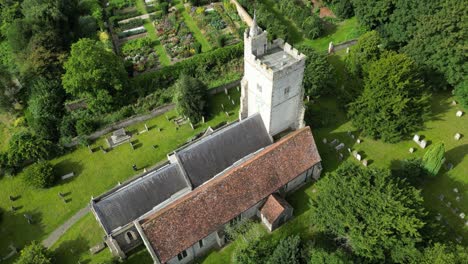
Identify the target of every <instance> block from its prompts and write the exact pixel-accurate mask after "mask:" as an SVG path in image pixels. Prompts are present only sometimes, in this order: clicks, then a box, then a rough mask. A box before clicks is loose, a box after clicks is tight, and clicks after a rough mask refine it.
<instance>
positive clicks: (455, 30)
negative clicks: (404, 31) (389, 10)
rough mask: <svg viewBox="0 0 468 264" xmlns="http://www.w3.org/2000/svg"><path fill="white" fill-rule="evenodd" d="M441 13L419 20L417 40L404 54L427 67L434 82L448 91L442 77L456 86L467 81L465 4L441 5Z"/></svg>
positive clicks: (425, 16) (438, 5)
mask: <svg viewBox="0 0 468 264" xmlns="http://www.w3.org/2000/svg"><path fill="white" fill-rule="evenodd" d="M435 6H436V7H437V10H438V11H437V12H436V13H435V14H433V13H427V14H424V15H422V16H421V17H419V19H418V23H417V25H416V27H415V30H414V31H412V32H411V33H412V35H413V36H414V37H413V38H412V39H411V40H410V41H409V42H408V45H407V46H405V47H404V48H403V52H405V53H407V54H408V55H410V56H411V57H412V58H413V59H414V60H415V61H416V62H417V63H419V64H420V65H424V66H425V67H426V71H427V72H428V74H427V75H428V77H429V78H431V79H432V80H431V82H433V83H437V84H438V86H439V87H443V88H445V85H444V83H443V82H442V81H441V80H440V78H439V76H444V78H445V80H446V81H447V82H448V83H449V84H450V85H452V86H456V85H458V84H460V83H462V82H463V80H464V78H466V68H467V66H466V65H467V60H466V50H465V47H466V14H467V12H468V5H466V4H465V3H464V2H463V1H457V0H448V1H437V4H436V5H435Z"/></svg>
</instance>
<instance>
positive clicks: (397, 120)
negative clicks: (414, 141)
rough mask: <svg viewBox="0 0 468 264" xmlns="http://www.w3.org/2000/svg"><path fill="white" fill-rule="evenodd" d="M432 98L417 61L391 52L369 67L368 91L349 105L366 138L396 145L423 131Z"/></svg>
mask: <svg viewBox="0 0 468 264" xmlns="http://www.w3.org/2000/svg"><path fill="white" fill-rule="evenodd" d="M429 98H430V95H429V94H428V93H427V92H426V91H425V89H424V85H423V82H422V80H421V77H420V73H419V72H418V68H417V66H416V64H415V63H414V61H413V60H411V59H410V58H409V57H408V56H406V55H404V54H395V53H387V54H386V56H384V57H383V58H381V59H379V60H377V61H375V62H373V63H372V64H370V65H369V68H368V71H367V74H366V77H365V78H364V91H363V93H362V94H361V96H359V97H358V98H357V99H356V101H354V102H352V103H351V104H349V112H348V115H349V117H350V118H351V119H352V122H353V124H354V126H355V127H357V128H359V129H362V131H363V133H364V134H365V135H369V136H371V137H373V138H380V139H382V140H384V141H385V142H392V143H394V142H398V141H399V140H401V139H402V138H403V137H404V136H405V135H407V134H408V133H409V132H411V131H414V130H417V129H418V128H421V126H422V125H423V122H424V121H425V120H426V118H427V117H428V115H429V112H430V104H429Z"/></svg>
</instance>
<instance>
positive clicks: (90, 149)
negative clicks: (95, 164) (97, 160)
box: [88, 145, 93, 153]
mask: <svg viewBox="0 0 468 264" xmlns="http://www.w3.org/2000/svg"><path fill="white" fill-rule="evenodd" d="M88 149H89V152H90V153H93V149H92V148H91V146H90V145H88Z"/></svg>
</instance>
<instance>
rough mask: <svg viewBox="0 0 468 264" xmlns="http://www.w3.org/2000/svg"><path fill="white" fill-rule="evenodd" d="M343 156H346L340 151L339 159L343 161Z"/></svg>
mask: <svg viewBox="0 0 468 264" xmlns="http://www.w3.org/2000/svg"><path fill="white" fill-rule="evenodd" d="M343 158H344V156H343V153H341V152H340V154H339V155H338V159H339V160H340V161H342V160H343Z"/></svg>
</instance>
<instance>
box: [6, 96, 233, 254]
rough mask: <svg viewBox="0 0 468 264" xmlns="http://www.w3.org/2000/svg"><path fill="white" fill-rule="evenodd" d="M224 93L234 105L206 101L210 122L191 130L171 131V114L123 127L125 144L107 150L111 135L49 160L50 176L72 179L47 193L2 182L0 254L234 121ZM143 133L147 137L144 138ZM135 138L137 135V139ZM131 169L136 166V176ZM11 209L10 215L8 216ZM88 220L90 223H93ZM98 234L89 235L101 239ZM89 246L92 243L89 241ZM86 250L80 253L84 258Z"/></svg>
mask: <svg viewBox="0 0 468 264" xmlns="http://www.w3.org/2000/svg"><path fill="white" fill-rule="evenodd" d="M228 93H229V96H230V97H231V96H232V98H235V99H234V100H235V105H233V104H232V102H231V100H232V99H231V100H230V99H229V98H228V95H226V94H225V93H224V92H223V93H220V94H218V95H216V96H214V97H213V99H212V100H211V101H210V111H209V112H210V113H211V114H210V117H207V118H206V123H200V124H197V125H195V127H194V129H192V128H191V126H190V123H189V122H185V124H181V125H180V126H178V125H176V124H175V123H174V119H176V118H177V114H176V112H175V111H174V110H172V111H169V112H167V113H165V114H164V115H160V116H158V117H155V118H153V119H151V120H148V121H145V122H144V123H141V124H137V125H134V126H130V127H127V128H126V131H128V132H129V133H131V134H132V137H131V138H130V140H129V142H123V144H121V145H118V146H116V147H115V148H112V149H111V148H109V146H108V143H107V142H106V141H107V139H106V137H111V135H112V133H110V134H109V135H106V136H104V137H103V138H101V139H99V140H97V141H95V142H94V143H93V144H91V145H90V146H89V147H87V146H82V147H79V148H77V149H76V150H73V151H71V152H70V153H68V154H65V155H63V156H61V157H59V158H56V159H54V160H52V163H53V164H54V165H55V174H56V175H61V176H62V175H63V176H65V175H67V174H70V173H73V174H74V176H73V177H70V178H67V179H65V180H60V182H58V184H56V185H55V186H54V187H52V188H49V189H44V190H36V189H32V188H31V187H29V186H26V185H25V184H24V182H23V180H22V176H21V175H18V177H14V178H11V177H5V178H3V179H2V184H1V185H0V192H1V193H3V194H7V195H2V197H1V198H0V203H1V204H5V205H10V206H9V207H8V208H10V210H8V211H7V212H5V215H4V216H3V222H2V228H1V229H0V234H1V236H2V237H4V238H5V239H2V240H1V241H0V248H1V249H0V254H1V255H2V256H5V255H7V254H8V253H9V252H10V249H9V248H8V246H9V245H11V244H12V245H15V246H21V245H23V244H24V243H27V242H29V241H32V240H37V241H42V240H43V239H45V238H46V237H47V235H49V234H50V233H51V232H52V231H53V230H54V229H56V228H57V227H58V226H60V225H61V224H62V223H64V222H65V221H66V220H67V219H69V218H70V217H72V216H73V215H74V214H75V213H76V212H77V211H79V210H80V209H82V208H84V207H85V206H87V204H88V203H89V200H90V198H91V196H93V195H94V196H96V195H99V194H100V193H102V192H104V191H106V190H108V189H109V188H110V187H112V186H115V185H117V184H118V183H119V182H124V181H126V180H128V179H129V177H131V176H132V175H135V174H138V173H141V172H143V171H144V169H145V168H149V167H150V166H154V165H155V164H156V163H158V162H159V161H161V160H164V159H165V158H166V154H167V153H168V152H170V151H171V150H173V149H176V148H177V147H179V146H180V145H182V144H184V143H186V142H187V140H190V139H193V136H194V135H196V134H198V133H200V132H203V131H204V130H205V129H206V128H207V127H208V126H212V127H215V126H217V125H219V124H221V123H223V122H231V121H233V120H236V119H237V117H238V115H237V112H238V110H237V109H238V106H239V102H238V99H237V98H238V97H239V93H238V91H237V89H235V88H233V89H231V90H229V91H228ZM227 114H229V116H227ZM146 127H147V128H148V131H147V132H144V131H146ZM140 132H143V133H141V134H139V135H137V134H138V133H140ZM126 140H127V141H128V139H126ZM132 146H133V147H132ZM132 165H136V166H137V171H136V172H135V171H134V169H133V168H132ZM9 196H12V197H13V198H14V199H13V200H14V201H12V200H10V198H9ZM11 207H14V208H15V210H14V211H12V209H11ZM25 214H27V215H28V216H30V217H31V219H32V223H31V224H28V221H27V219H26V218H25V216H24V215H25ZM89 219H91V220H93V221H94V219H93V218H89ZM92 224H95V221H94V222H93V223H92ZM78 234H80V232H78ZM98 234H99V233H98V232H92V233H91V235H93V236H95V237H99V238H101V239H102V237H101V236H100V235H98ZM93 241H95V240H91V242H93ZM88 246H89V247H91V246H94V245H92V244H90V245H88ZM88 249H89V248H86V250H85V251H86V252H89V251H88ZM77 251H78V250H77ZM68 253H70V252H67V254H68ZM70 254H71V255H73V253H70ZM69 256H70V255H69Z"/></svg>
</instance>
